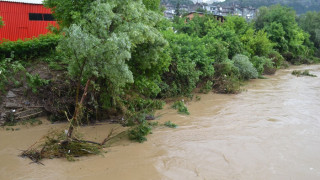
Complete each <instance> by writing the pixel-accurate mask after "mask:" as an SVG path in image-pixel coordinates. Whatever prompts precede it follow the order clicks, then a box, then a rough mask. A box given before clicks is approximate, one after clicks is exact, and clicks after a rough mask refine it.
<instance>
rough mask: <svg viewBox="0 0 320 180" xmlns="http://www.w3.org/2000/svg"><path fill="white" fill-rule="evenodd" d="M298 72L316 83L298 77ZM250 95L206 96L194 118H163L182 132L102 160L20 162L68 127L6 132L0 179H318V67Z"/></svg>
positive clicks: (103, 128)
mask: <svg viewBox="0 0 320 180" xmlns="http://www.w3.org/2000/svg"><path fill="white" fill-rule="evenodd" d="M294 69H299V70H305V69H309V70H310V72H311V73H312V74H316V75H317V76H318V77H296V76H293V75H291V72H292V70H294ZM244 88H245V89H246V90H245V91H244V92H242V93H240V94H237V95H221V94H212V93H210V94H206V95H200V96H201V101H192V102H189V103H188V104H187V106H188V109H189V111H190V113H191V114H190V115H189V116H185V115H180V114H177V113H176V111H175V110H172V109H170V108H166V109H164V110H162V111H159V112H158V114H161V115H162V116H161V118H160V119H159V122H160V123H164V122H166V121H169V120H170V121H172V122H174V123H176V124H177V125H179V127H178V128H176V129H170V128H164V127H157V128H155V129H154V130H153V134H151V135H149V136H148V141H146V142H145V143H143V144H140V143H133V142H130V141H128V140H121V141H119V142H117V143H116V144H114V145H113V146H112V147H110V148H106V149H105V151H107V152H106V153H103V154H102V155H98V156H89V157H83V158H80V160H79V161H76V162H68V161H67V160H65V159H53V160H44V161H43V163H44V165H38V164H32V163H31V164H30V160H29V159H23V158H20V157H18V154H19V153H20V152H21V150H24V149H27V148H28V147H29V146H30V145H32V144H33V143H34V142H36V141H37V140H39V139H40V138H41V137H42V136H43V135H45V134H46V132H47V131H48V130H50V129H52V128H53V129H63V128H65V127H66V125H65V124H57V125H52V124H49V123H45V124H43V125H40V126H36V127H21V129H20V130H18V131H6V130H5V129H1V130H0V179H1V180H11V179H21V180H22V179H23V180H25V179H30V180H31V179H32V180H44V179H48V180H55V179H59V180H64V179H65V180H82V179H83V180H85V179H89V180H95V179H112V180H117V179H119V180H144V179H145V180H149V179H150V180H152V179H154V180H157V179H173V180H180V179H181V180H189V179H190V180H194V179H195V180H197V179H207V180H214V179H217V180H224V179H232V180H233V179H241V180H242V179H243V180H251V179H252V180H257V179H259V180H264V179H268V180H269V179H270V180H277V179H279V180H284V179H285V180H286V179H293V180H295V179H299V180H300V179H308V180H313V179H314V180H316V179H320V65H312V66H293V67H291V68H289V69H285V70H279V71H278V72H277V73H276V75H274V76H268V79H258V80H252V81H250V82H249V83H248V84H247V85H246V86H245V87H244ZM118 126H119V125H108V124H104V123H102V124H100V125H97V126H94V127H92V126H88V127H84V128H81V129H80V131H82V132H83V133H84V134H87V135H88V136H87V138H89V139H90V140H95V141H101V140H102V139H103V138H104V137H105V136H106V135H107V134H108V132H109V130H110V129H111V128H114V127H118ZM121 129H122V128H118V129H117V131H121Z"/></svg>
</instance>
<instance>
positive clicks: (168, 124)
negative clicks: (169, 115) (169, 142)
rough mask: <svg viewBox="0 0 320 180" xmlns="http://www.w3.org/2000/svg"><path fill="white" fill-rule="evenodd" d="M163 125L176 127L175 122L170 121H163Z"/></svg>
mask: <svg viewBox="0 0 320 180" xmlns="http://www.w3.org/2000/svg"><path fill="white" fill-rule="evenodd" d="M164 125H165V126H167V127H169V128H177V127H178V126H177V125H176V124H174V123H172V122H171V121H167V122H165V123H164Z"/></svg>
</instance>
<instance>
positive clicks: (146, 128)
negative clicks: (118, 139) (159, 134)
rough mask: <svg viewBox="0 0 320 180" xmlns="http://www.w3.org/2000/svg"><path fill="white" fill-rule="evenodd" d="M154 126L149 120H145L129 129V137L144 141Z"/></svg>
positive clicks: (140, 141)
mask: <svg viewBox="0 0 320 180" xmlns="http://www.w3.org/2000/svg"><path fill="white" fill-rule="evenodd" d="M151 130H152V126H151V125H150V124H149V123H148V122H147V121H143V122H142V123H140V124H139V125H138V126H136V127H135V128H133V129H131V130H129V139H130V140H134V141H137V142H139V143H142V142H143V141H146V140H147V138H146V136H147V135H148V134H150V133H151Z"/></svg>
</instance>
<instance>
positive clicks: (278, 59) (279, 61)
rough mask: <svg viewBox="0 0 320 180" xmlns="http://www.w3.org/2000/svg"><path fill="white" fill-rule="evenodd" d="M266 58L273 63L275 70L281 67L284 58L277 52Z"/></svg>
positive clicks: (272, 52)
mask: <svg viewBox="0 0 320 180" xmlns="http://www.w3.org/2000/svg"><path fill="white" fill-rule="evenodd" d="M268 57H269V58H270V59H271V60H272V62H273V63H274V66H275V67H276V68H280V67H281V66H282V65H283V62H284V58H283V57H282V55H281V54H280V53H279V52H277V51H271V52H270V53H269V55H268Z"/></svg>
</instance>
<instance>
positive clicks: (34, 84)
mask: <svg viewBox="0 0 320 180" xmlns="http://www.w3.org/2000/svg"><path fill="white" fill-rule="evenodd" d="M26 80H27V85H28V87H29V88H31V90H32V92H33V93H37V92H38V88H39V87H42V86H45V85H48V84H49V83H50V80H45V79H42V78H40V76H39V74H35V75H32V74H30V73H28V72H27V73H26Z"/></svg>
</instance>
